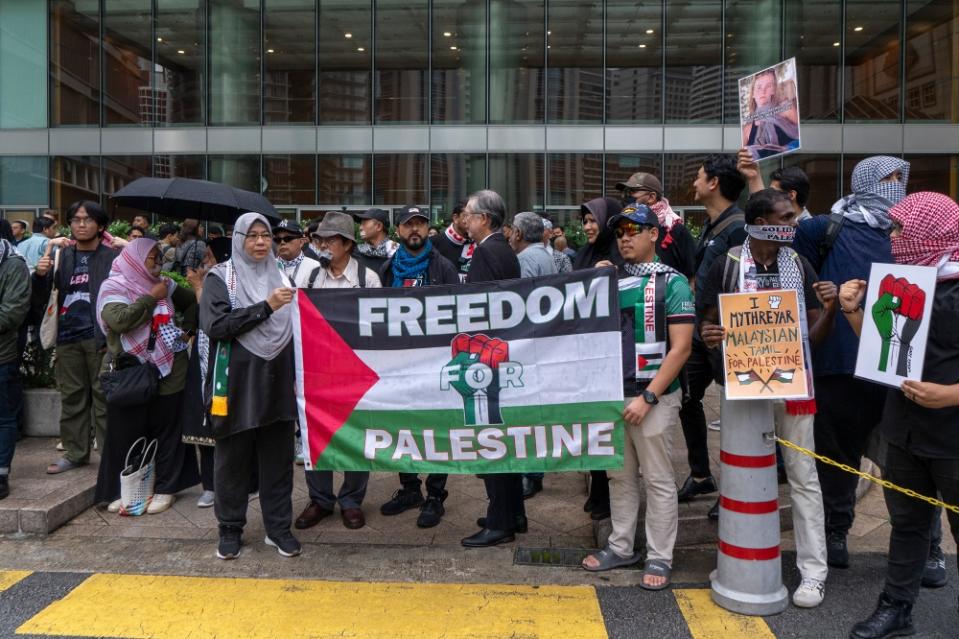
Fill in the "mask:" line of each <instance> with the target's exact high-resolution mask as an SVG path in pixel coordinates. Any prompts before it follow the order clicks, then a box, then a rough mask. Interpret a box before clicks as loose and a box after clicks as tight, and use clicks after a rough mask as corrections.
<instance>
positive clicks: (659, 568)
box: [639, 559, 673, 590]
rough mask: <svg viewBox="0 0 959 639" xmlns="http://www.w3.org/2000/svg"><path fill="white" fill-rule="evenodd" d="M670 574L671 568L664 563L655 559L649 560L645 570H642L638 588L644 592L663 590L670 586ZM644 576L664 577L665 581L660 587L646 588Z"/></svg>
mask: <svg viewBox="0 0 959 639" xmlns="http://www.w3.org/2000/svg"><path fill="white" fill-rule="evenodd" d="M672 572H673V570H672V568H670V567H669V566H668V565H666V562H664V561H659V560H657V559H650V560H649V561H647V562H646V569H645V570H643V578H642V579H640V580H639V586H640V588H642V589H644V590H665V589H666V588H669V586H670V583H671V582H670V576H671V575H672ZM646 575H652V576H654V577H665V578H666V581H664V582H663V584H662V585H660V586H647V585H646Z"/></svg>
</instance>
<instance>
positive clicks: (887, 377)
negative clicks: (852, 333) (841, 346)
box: [856, 264, 937, 388]
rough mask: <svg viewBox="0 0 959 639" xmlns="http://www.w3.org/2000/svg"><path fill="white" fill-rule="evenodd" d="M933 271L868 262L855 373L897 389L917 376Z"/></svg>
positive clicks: (919, 375)
mask: <svg viewBox="0 0 959 639" xmlns="http://www.w3.org/2000/svg"><path fill="white" fill-rule="evenodd" d="M936 273H937V270H936V269H935V268H934V267H931V266H908V265H904V264H873V265H872V270H871V271H870V272H869V287H868V288H867V289H866V299H865V308H864V315H863V322H862V336H861V338H860V340H859V353H858V355H857V356H856V376H857V377H862V378H864V379H870V380H872V381H874V382H879V383H880V384H885V385H887V386H894V387H896V388H898V387H899V386H900V385H901V384H902V382H903V380H906V379H913V380H921V379H922V364H923V362H924V361H925V359H926V340H927V338H928V337H929V323H930V316H931V315H932V297H933V293H934V292H935V290H936Z"/></svg>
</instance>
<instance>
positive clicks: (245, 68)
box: [209, 0, 260, 126]
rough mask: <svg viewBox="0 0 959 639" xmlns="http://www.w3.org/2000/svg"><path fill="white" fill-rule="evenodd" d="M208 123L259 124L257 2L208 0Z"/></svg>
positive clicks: (258, 25)
mask: <svg viewBox="0 0 959 639" xmlns="http://www.w3.org/2000/svg"><path fill="white" fill-rule="evenodd" d="M209 12H210V124H212V125H214V126H216V125H222V124H259V122H260V3H259V2H252V3H251V2H248V1H246V0H209Z"/></svg>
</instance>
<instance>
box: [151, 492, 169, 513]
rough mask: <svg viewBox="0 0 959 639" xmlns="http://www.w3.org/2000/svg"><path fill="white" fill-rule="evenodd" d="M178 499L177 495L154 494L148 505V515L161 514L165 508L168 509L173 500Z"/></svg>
mask: <svg viewBox="0 0 959 639" xmlns="http://www.w3.org/2000/svg"><path fill="white" fill-rule="evenodd" d="M175 501H176V496H175V495H154V496H153V499H151V500H150V505H149V506H147V514H148V515H159V514H160V513H162V512H163V511H164V510H168V509H169V508H170V506H172V505H173V502H175Z"/></svg>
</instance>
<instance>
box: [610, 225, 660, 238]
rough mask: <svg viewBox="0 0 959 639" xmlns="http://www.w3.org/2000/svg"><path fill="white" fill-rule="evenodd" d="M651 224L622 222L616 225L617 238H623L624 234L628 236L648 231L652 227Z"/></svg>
mask: <svg viewBox="0 0 959 639" xmlns="http://www.w3.org/2000/svg"><path fill="white" fill-rule="evenodd" d="M651 228H652V227H651V226H640V225H639V224H629V223H627V224H620V225H619V226H617V227H616V230H615V231H613V232H614V233H615V234H616V239H621V238H622V237H623V236H624V235H625V236H628V237H633V236H634V235H639V234H640V233H642V232H643V231H648V230H649V229H651Z"/></svg>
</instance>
